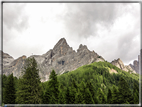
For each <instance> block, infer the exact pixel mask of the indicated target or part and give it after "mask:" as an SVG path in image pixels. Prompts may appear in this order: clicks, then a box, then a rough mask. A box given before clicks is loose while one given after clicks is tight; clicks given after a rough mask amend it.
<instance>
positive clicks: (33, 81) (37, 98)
mask: <svg viewBox="0 0 142 107" xmlns="http://www.w3.org/2000/svg"><path fill="white" fill-rule="evenodd" d="M38 73H39V69H38V68H37V63H36V60H35V59H34V57H33V58H28V59H27V60H26V62H25V66H24V69H23V76H22V77H21V78H20V79H19V83H18V84H19V86H18V91H17V93H16V95H17V98H16V102H17V103H18V104H41V102H42V99H41V87H40V83H41V82H40V78H39V75H38Z"/></svg>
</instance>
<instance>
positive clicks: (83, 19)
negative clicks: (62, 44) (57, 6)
mask: <svg viewBox="0 0 142 107" xmlns="http://www.w3.org/2000/svg"><path fill="white" fill-rule="evenodd" d="M118 5H119V4H111V3H101V4H99V3H82V4H79V3H78V4H67V5H66V6H67V12H66V13H65V14H63V15H62V18H63V19H64V23H65V29H66V30H67V32H69V34H70V35H71V36H73V35H75V36H80V37H85V38H87V37H88V36H90V35H93V36H95V35H96V33H97V29H98V28H97V26H96V24H97V23H99V24H101V25H103V26H105V27H106V29H109V28H110V27H111V25H112V24H113V22H114V21H115V19H116V18H117V17H118V16H117V10H118V8H119V6H118Z"/></svg>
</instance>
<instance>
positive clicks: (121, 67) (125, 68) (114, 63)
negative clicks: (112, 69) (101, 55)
mask: <svg viewBox="0 0 142 107" xmlns="http://www.w3.org/2000/svg"><path fill="white" fill-rule="evenodd" d="M111 64H113V65H115V66H116V67H118V68H120V69H121V70H123V71H126V72H128V71H132V72H133V73H136V72H135V71H134V70H133V69H132V68H131V67H130V66H129V65H127V66H125V65H124V64H123V62H122V61H121V59H120V58H118V59H117V60H113V61H112V62H111Z"/></svg>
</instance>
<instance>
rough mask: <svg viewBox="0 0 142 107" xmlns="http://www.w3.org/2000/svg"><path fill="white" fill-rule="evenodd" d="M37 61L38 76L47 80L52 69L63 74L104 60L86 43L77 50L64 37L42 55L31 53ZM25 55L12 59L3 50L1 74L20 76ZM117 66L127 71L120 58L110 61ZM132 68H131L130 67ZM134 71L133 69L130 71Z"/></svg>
mask: <svg viewBox="0 0 142 107" xmlns="http://www.w3.org/2000/svg"><path fill="white" fill-rule="evenodd" d="M30 57H34V58H35V60H36V61H37V64H38V68H39V76H40V77H41V81H42V82H44V81H47V80H48V78H49V75H50V72H51V71H52V70H53V69H54V70H55V72H56V73H57V74H63V73H65V72H67V71H73V70H75V69H77V68H78V67H81V66H83V65H88V64H91V63H93V62H99V61H102V62H103V61H105V59H104V58H103V57H102V56H100V55H98V54H97V53H96V52H95V51H90V50H89V49H88V48H87V46H86V45H82V44H80V45H79V48H78V49H77V52H76V51H74V50H73V49H72V47H70V46H69V45H68V43H67V41H66V39H65V38H61V39H60V40H59V41H58V42H57V44H56V45H55V46H54V48H53V49H50V50H49V51H48V52H46V53H45V54H43V55H32V56H30ZM26 58H27V57H26V56H25V55H23V56H21V57H19V58H17V59H15V60H14V59H13V57H11V56H10V55H8V54H6V53H4V52H3V74H5V75H9V74H11V73H13V75H14V76H16V77H20V76H21V72H22V68H23V67H24V64H25V60H26ZM112 64H114V65H115V66H117V67H118V68H120V69H122V70H124V71H127V72H128V70H129V69H131V67H130V66H128V67H125V66H124V64H123V62H122V61H121V60H115V61H113V62H112ZM131 70H132V69H131ZM132 72H133V73H135V72H134V71H132Z"/></svg>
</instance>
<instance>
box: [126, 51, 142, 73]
mask: <svg viewBox="0 0 142 107" xmlns="http://www.w3.org/2000/svg"><path fill="white" fill-rule="evenodd" d="M141 51H142V49H141ZM140 61H142V60H141V57H140V55H138V61H137V60H134V61H133V64H129V65H130V66H131V68H132V69H133V70H135V71H136V73H138V74H140V72H139V70H140V67H139V65H140Z"/></svg>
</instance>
